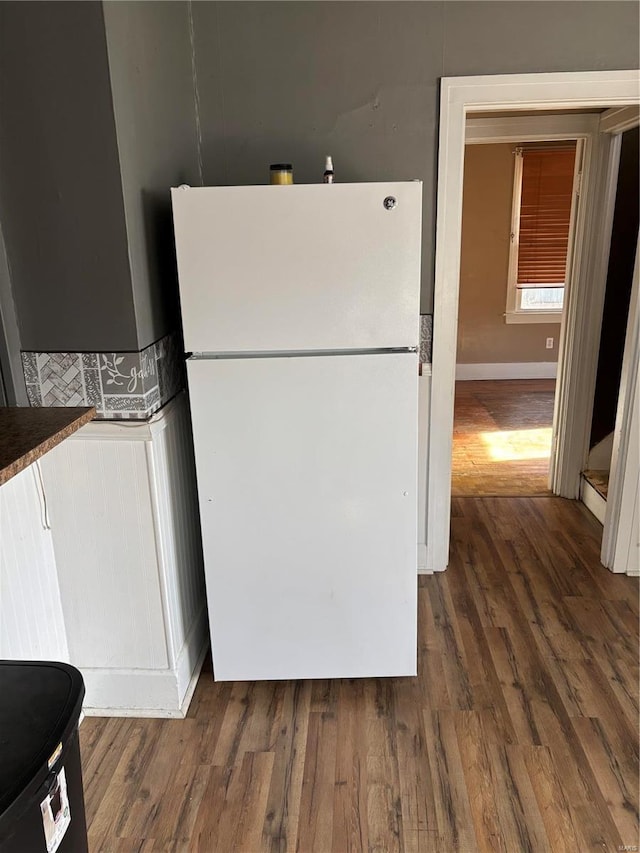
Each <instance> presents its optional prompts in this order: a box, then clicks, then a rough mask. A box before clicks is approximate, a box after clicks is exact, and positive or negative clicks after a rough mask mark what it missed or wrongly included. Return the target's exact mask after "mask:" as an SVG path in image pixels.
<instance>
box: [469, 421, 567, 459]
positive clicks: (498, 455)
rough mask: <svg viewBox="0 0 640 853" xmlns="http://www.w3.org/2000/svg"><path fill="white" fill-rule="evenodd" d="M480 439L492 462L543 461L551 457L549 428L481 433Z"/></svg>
mask: <svg viewBox="0 0 640 853" xmlns="http://www.w3.org/2000/svg"><path fill="white" fill-rule="evenodd" d="M480 438H481V439H482V441H483V442H484V444H485V446H486V448H487V453H488V454H489V457H490V458H491V459H492V460H493V461H494V462H514V461H517V460H520V459H545V458H549V456H550V455H551V427H540V428H538V429H510V430H504V431H502V432H500V431H499V432H482V433H480Z"/></svg>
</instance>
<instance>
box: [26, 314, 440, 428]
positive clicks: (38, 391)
mask: <svg viewBox="0 0 640 853" xmlns="http://www.w3.org/2000/svg"><path fill="white" fill-rule="evenodd" d="M432 330H433V317H432V315H431V314H421V315H420V347H419V357H420V362H421V363H422V364H428V363H429V362H430V361H431V339H432ZM22 368H23V371H24V378H25V382H26V385H27V396H28V398H29V403H30V405H32V406H95V407H96V413H97V414H96V416H97V417H98V418H103V419H105V418H106V419H112V420H113V419H119V420H144V419H145V418H148V417H149V416H150V415H152V414H153V413H154V412H155V411H157V410H158V409H159V408H160V407H161V406H164V404H165V403H167V402H168V401H169V400H170V399H171V398H172V397H174V396H175V395H176V394H177V393H178V391H180V390H181V389H182V388H184V386H185V384H186V380H185V367H184V357H183V354H182V347H181V344H180V339H179V337H178V335H175V334H174V335H167V336H166V337H164V338H161V339H160V340H159V341H156V343H154V344H151V346H148V347H147V348H146V349H143V350H142V351H140V352H23V353H22Z"/></svg>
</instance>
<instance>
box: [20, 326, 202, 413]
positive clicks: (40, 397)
mask: <svg viewBox="0 0 640 853" xmlns="http://www.w3.org/2000/svg"><path fill="white" fill-rule="evenodd" d="M22 367H23V371H24V378H25V382H26V386H27V396H28V398H29V403H30V405H32V406H95V407H96V413H97V417H98V418H109V419H121V420H144V419H145V418H148V417H149V416H150V415H152V414H153V413H154V412H155V411H157V410H158V409H159V408H160V407H161V406H163V405H164V404H165V403H167V402H168V401H169V400H170V399H171V398H172V397H174V396H175V395H176V394H177V393H178V391H180V390H181V389H182V388H183V387H184V385H185V370H184V360H183V356H182V348H181V346H180V342H179V338H178V336H177V335H167V336H166V337H164V338H161V339H160V340H159V341H156V343H154V344H151V346H148V347H146V349H143V350H142V351H140V352H23V353H22Z"/></svg>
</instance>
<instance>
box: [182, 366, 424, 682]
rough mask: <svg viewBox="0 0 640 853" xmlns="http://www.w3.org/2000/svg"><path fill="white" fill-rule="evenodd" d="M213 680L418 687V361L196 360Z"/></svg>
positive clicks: (192, 379)
mask: <svg viewBox="0 0 640 853" xmlns="http://www.w3.org/2000/svg"><path fill="white" fill-rule="evenodd" d="M187 364H188V376H189V392H190V397H191V408H192V416H193V434H194V440H195V451H196V464H197V476H198V492H199V501H200V512H201V517H202V531H203V543H204V556H205V572H206V584H207V599H208V606H209V617H210V625H211V640H212V651H213V667H214V677H215V679H216V680H219V681H228V680H259V679H298V678H353V677H364V676H397V675H415V673H416V623H417V565H416V562H417V557H416V551H417V544H416V543H417V519H416V514H417V513H416V510H417V497H416V483H417V470H416V469H417V426H416V425H417V356H416V354H415V353H397V354H376V355H373V354H372V355H369V354H366V355H348V356H340V355H334V356H326V357H325V356H317V357H285V358H260V359H228V360H215V359H212V360H196V361H194V360H190V361H188V363H187Z"/></svg>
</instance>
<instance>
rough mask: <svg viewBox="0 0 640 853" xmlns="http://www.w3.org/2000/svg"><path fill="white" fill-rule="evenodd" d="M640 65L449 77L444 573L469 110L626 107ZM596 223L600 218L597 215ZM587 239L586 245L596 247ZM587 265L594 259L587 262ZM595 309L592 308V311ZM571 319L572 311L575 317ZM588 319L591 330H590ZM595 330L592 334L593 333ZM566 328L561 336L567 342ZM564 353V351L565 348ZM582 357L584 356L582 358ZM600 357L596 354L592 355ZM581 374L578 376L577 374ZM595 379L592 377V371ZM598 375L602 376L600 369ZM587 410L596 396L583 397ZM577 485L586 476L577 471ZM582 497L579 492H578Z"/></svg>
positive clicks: (576, 287)
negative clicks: (619, 68)
mask: <svg viewBox="0 0 640 853" xmlns="http://www.w3.org/2000/svg"><path fill="white" fill-rule="evenodd" d="M637 92H638V71H600V72H598V71H593V72H572V73H552V74H514V75H491V76H480V77H444V78H443V79H442V80H441V92H440V134H439V157H438V183H437V202H436V203H437V217H436V257H435V287H434V323H433V358H432V369H433V376H432V389H431V391H432V396H431V425H430V437H429V493H428V499H427V513H428V527H427V529H428V531H429V536H428V537H427V568H428V570H430V571H442V570H444V569H445V568H446V566H447V563H448V553H449V527H450V516H451V453H452V437H453V398H454V389H455V365H456V338H457V315H458V291H459V283H460V245H461V234H462V188H463V171H464V146H465V122H466V118H467V116H468V115H472V114H473V113H477V112H484V111H489V110H498V111H499V110H505V109H506V110H528V111H531V110H550V109H551V110H575V109H576V108H577V109H589V108H598V107H610V108H613V107H622V106H628V105H632V104H636V103H637V100H638V95H637ZM592 221H593V217H592ZM589 242H590V241H589V240H585V241H584V243H585V245H584V246H583V250H584V252H585V254H586V252H587V251H588V250H589ZM581 268H582V269H583V270H585V269H587V268H588V266H587V263H586V258H585V263H583V264H581ZM584 288H585V276H584V275H581V276H580V277H579V278H578V280H576V281H574V283H573V293H574V298H573V300H571V299H570V303H571V302H573V305H574V311H575V313H576V317H575V320H574V322H575V321H577V320H578V319H579V320H581V323H580V326H577V325H576V329H575V334H574V335H573V336H572V340H571V344H572V346H573V347H574V348H575V355H576V357H575V358H573V357H572V358H571V359H567V361H568V363H569V364H571V366H572V367H571V371H570V373H571V374H572V375H571V376H570V377H569V376H568V377H567V378H568V379H569V381H571V379H573V380H574V382H573V383H572V384H576V382H577V387H578V388H583V387H584V386H585V384H588V382H585V380H584V379H583V378H582V376H581V375H580V374H581V373H585V374H588V372H589V370H590V369H591V370H592V372H594V371H593V369H592V368H591V367H590V362H589V363H585V360H584V355H585V353H586V352H588V346H591V348H593V338H592V329H590V328H589V322H588V321H589V320H590V315H589V310H590V306H588V305H586V304H585V295H584V294H583V289H584ZM588 309H589V310H588ZM569 322H571V321H570V319H569V316H567V323H566V324H563V328H564V327H566V325H568V323H569ZM585 325H586V327H587V328H583V327H584V326H585ZM590 332H591V334H589V333H590ZM565 337H566V334H561V347H562V345H563V340H564V338H565ZM561 351H562V350H561ZM578 356H582V359H581V358H580V357H578ZM591 361H593V359H591ZM573 374H577V375H573ZM587 378H588V377H587ZM591 381H595V375H594V376H593V378H592V380H591ZM582 405H583V410H584V408H585V405H586V407H587V408H588V405H589V404H588V401H587V402H586V404H585V401H584V400H582ZM575 479H576V486H577V482H578V478H577V477H576V478H575ZM576 494H577V492H576ZM574 496H575V495H574Z"/></svg>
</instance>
